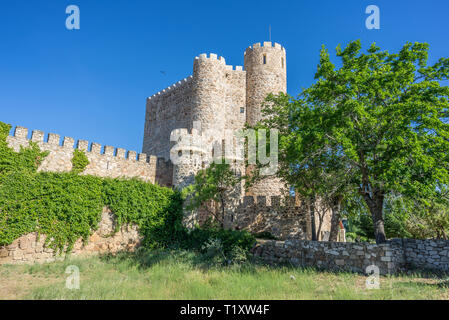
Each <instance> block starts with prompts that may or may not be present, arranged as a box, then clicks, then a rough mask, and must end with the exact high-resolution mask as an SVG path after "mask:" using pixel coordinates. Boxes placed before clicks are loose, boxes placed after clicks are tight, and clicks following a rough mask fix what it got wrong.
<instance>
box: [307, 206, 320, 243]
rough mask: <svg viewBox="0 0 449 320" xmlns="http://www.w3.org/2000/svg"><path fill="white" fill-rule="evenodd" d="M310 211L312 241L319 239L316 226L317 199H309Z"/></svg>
mask: <svg viewBox="0 0 449 320" xmlns="http://www.w3.org/2000/svg"><path fill="white" fill-rule="evenodd" d="M309 201H310V202H309V212H310V218H311V222H312V241H317V240H318V239H317V234H316V226H315V199H314V198H312V199H309Z"/></svg>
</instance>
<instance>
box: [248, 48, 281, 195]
mask: <svg viewBox="0 0 449 320" xmlns="http://www.w3.org/2000/svg"><path fill="white" fill-rule="evenodd" d="M245 70H246V122H247V123H248V124H249V125H255V124H256V123H257V122H258V121H259V120H261V119H262V114H261V110H262V104H263V102H264V101H265V98H266V97H267V95H268V94H269V93H273V94H278V93H279V92H286V91H287V64H286V53H285V48H284V47H282V46H281V45H280V44H278V43H274V45H272V43H271V42H264V43H263V46H261V45H260V43H256V44H254V45H253V46H252V47H248V48H247V49H246V51H245ZM251 171H252V168H251V166H250V167H248V169H247V172H246V174H247V175H251ZM284 190H286V185H285V183H284V182H283V181H281V180H280V179H279V178H277V177H276V176H269V177H267V178H265V179H264V180H263V181H261V182H258V183H256V184H255V185H253V186H252V187H251V188H250V189H249V190H248V192H247V195H254V196H259V195H261V196H267V195H281V194H282V193H283V192H284Z"/></svg>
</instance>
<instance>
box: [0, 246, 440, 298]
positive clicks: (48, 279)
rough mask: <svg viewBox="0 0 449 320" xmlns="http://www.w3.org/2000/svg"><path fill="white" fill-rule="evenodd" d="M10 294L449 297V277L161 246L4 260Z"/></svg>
mask: <svg viewBox="0 0 449 320" xmlns="http://www.w3.org/2000/svg"><path fill="white" fill-rule="evenodd" d="M70 265H76V266H77V267H78V268H79V270H80V289H79V290H69V289H67V288H66V287H65V283H66V278H67V277H68V276H69V275H68V274H66V273H65V270H66V267H67V266H70ZM0 279H1V281H0V298H2V299H256V300H257V299H280V300H283V299H449V290H448V287H449V286H448V282H447V280H444V279H441V278H437V277H433V278H432V277H431V278H429V277H427V278H424V277H420V276H419V275H407V276H394V277H393V276H391V277H381V278H380V289H378V290H376V289H373V290H368V289H366V288H365V280H366V277H365V276H363V275H357V274H351V273H331V272H320V271H317V270H313V269H300V268H292V267H287V266H284V267H268V266H265V265H262V264H259V263H248V264H246V265H243V266H230V267H207V266H206V265H205V264H204V259H202V258H201V257H200V256H198V255H197V254H195V253H192V252H181V251H161V252H155V251H151V252H141V253H139V254H121V255H118V256H115V257H91V258H85V259H69V260H66V261H62V262H54V263H49V264H43V265H31V266H30V265H28V266H27V265H4V266H0Z"/></svg>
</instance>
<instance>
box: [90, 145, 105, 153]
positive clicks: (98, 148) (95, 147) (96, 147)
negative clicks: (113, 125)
mask: <svg viewBox="0 0 449 320" xmlns="http://www.w3.org/2000/svg"><path fill="white" fill-rule="evenodd" d="M101 147H102V146H101V144H99V143H96V142H92V144H91V146H90V152H92V153H94V154H101Z"/></svg>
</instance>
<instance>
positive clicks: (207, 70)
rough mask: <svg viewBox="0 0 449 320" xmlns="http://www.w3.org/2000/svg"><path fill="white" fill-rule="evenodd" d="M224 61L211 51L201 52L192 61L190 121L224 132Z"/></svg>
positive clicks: (207, 128)
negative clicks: (209, 52)
mask: <svg viewBox="0 0 449 320" xmlns="http://www.w3.org/2000/svg"><path fill="white" fill-rule="evenodd" d="M225 70H226V62H225V59H224V58H223V57H220V58H217V55H216V54H213V53H211V54H210V55H209V57H207V55H206V54H201V55H200V56H199V57H196V58H195V61H194V63H193V95H192V99H193V101H192V123H194V122H196V121H197V122H199V123H200V124H201V129H202V130H209V129H213V130H215V131H217V132H218V133H219V134H220V135H223V134H224V128H225V122H226V106H225V100H226V86H225V81H224V78H225V73H226V72H225Z"/></svg>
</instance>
